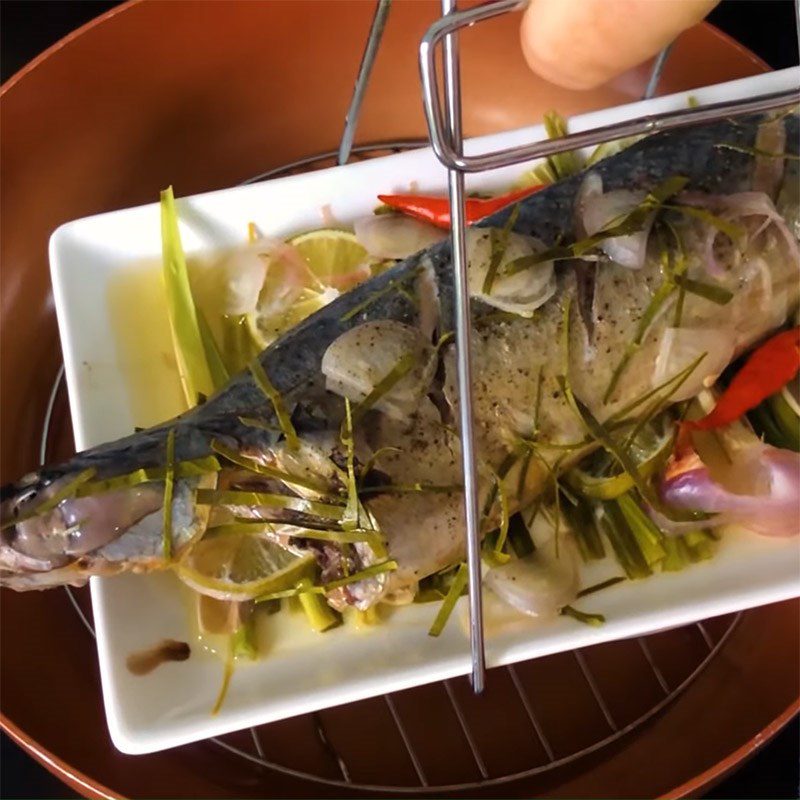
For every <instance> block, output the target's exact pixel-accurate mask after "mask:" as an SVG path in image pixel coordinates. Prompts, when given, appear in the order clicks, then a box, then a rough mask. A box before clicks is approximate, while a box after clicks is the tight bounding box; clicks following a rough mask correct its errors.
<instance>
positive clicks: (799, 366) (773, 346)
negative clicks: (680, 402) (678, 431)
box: [685, 327, 800, 431]
mask: <svg viewBox="0 0 800 800" xmlns="http://www.w3.org/2000/svg"><path fill="white" fill-rule="evenodd" d="M798 370H800V327H799V328H793V329H792V330H790V331H784V332H783V333H779V334H777V336H773V337H772V338H771V339H769V340H768V341H766V342H764V344H762V345H761V347H759V348H757V349H756V350H754V351H753V353H752V354H751V355H750V358H748V359H747V361H746V362H745V364H744V366H743V367H742V368H741V369H740V370H739V371H738V372H737V373H736V376H735V377H734V379H733V380H732V381H731V382H730V385H729V386H728V388H727V389H726V390H725V391H724V392H723V393H722V396H721V397H720V398H719V400H718V401H717V405H716V406H715V407H714V410H713V411H712V412H711V413H710V414H708V415H706V416H705V417H703V418H702V419H699V420H694V421H692V422H687V423H685V424H686V425H687V426H688V427H689V428H691V429H693V430H698V431H707V430H710V429H712V428H719V427H721V426H722V425H729V424H730V423H731V422H734V421H735V420H737V419H739V417H741V416H742V414H744V413H745V412H746V411H749V410H750V409H751V408H755V407H756V406H757V405H758V404H759V403H760V402H761V401H762V400H766V399H767V398H768V397H769V396H770V395H773V394H775V392H778V391H780V390H781V389H782V388H783V387H784V386H786V384H787V383H789V381H790V380H792V378H794V376H795V375H797V372H798Z"/></svg>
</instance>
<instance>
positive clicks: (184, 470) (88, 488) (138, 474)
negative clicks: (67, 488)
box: [75, 456, 220, 497]
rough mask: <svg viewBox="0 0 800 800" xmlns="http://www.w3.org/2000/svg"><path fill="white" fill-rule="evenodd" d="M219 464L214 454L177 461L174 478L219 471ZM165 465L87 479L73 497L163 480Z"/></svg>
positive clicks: (87, 495) (165, 471) (165, 472)
mask: <svg viewBox="0 0 800 800" xmlns="http://www.w3.org/2000/svg"><path fill="white" fill-rule="evenodd" d="M219 470H220V464H219V461H217V459H216V458H214V456H203V457H202V458H195V459H192V460H190V461H178V462H176V464H175V477H176V478H192V477H195V476H197V475H206V474H208V473H210V472H219ZM166 474H167V470H166V467H141V468H140V469H137V470H135V471H134V472H128V473H126V474H125V475H117V476H115V477H113V478H106V479H105V480H99V481H87V482H86V483H83V484H81V485H80V486H79V487H78V490H77V491H76V492H75V497H89V496H92V495H96V494H104V493H105V492H113V491H116V490H118V489H131V488H133V487H134V486H139V485H140V484H142V483H153V482H157V481H163V480H164V478H165V477H166Z"/></svg>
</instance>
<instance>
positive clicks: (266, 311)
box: [247, 228, 371, 348]
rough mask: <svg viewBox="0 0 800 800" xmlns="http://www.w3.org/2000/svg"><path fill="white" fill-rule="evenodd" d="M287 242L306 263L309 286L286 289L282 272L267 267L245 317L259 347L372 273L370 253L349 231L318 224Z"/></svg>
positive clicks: (265, 344) (264, 345)
mask: <svg viewBox="0 0 800 800" xmlns="http://www.w3.org/2000/svg"><path fill="white" fill-rule="evenodd" d="M288 243H289V244H290V245H291V246H292V247H294V248H295V250H296V251H297V252H298V253H299V254H300V256H301V257H302V258H303V260H304V261H305V262H306V264H307V265H308V283H309V286H308V287H307V288H305V289H302V290H301V291H299V292H294V293H293V292H291V291H287V289H286V286H284V285H283V280H282V277H281V274H280V273H278V272H276V271H273V275H272V276H270V270H268V271H267V278H266V279H265V281H264V286H263V287H262V289H261V294H260V295H259V300H258V305H257V306H256V310H255V312H254V313H253V314H250V315H249V316H248V319H247V322H248V326H249V328H250V333H251V334H252V336H253V339H254V340H255V341H256V342H257V343H258V345H259V346H260V347H262V348H263V347H266V346H267V345H268V344H269V343H270V342H272V341H274V340H275V339H277V337H278V336H280V335H281V334H282V333H283V332H284V331H287V330H289V328H292V327H294V326H295V325H297V324H298V323H299V322H302V320H304V319H305V318H306V317H308V316H310V315H311V314H313V313H314V312H315V311H318V310H319V309H320V308H322V307H323V306H326V305H327V304H328V303H330V302H331V300H334V299H335V298H336V297H338V296H339V293H340V292H341V291H344V290H347V289H349V288H351V287H352V286H355V285H356V284H358V283H361V282H362V281H364V280H366V279H367V278H369V277H370V275H371V270H370V263H369V262H370V258H369V254H368V253H367V251H366V250H365V249H364V248H363V247H362V246H361V245H360V244H359V242H358V239H356V237H355V234H353V233H350V231H342V230H336V229H335V228H321V229H320V230H316V231H309V232H308V233H303V234H300V235H299V236H295V237H293V238H291V239H289V240H288ZM276 306H277V308H276Z"/></svg>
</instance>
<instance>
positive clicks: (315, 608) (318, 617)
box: [297, 579, 341, 633]
mask: <svg viewBox="0 0 800 800" xmlns="http://www.w3.org/2000/svg"><path fill="white" fill-rule="evenodd" d="M310 586H311V583H310V581H308V580H307V579H306V580H305V581H300V583H299V584H298V588H299V589H300V593H299V594H298V596H297V598H298V600H299V601H300V605H301V606H302V607H303V611H304V612H305V615H306V619H307V620H308V623H309V625H311V627H312V628H313V629H314V630H315V631H316V632H317V633H323V632H324V631H327V630H329V629H330V628H333V627H334V626H335V625H338V624H339V623H340V622H341V617H340V616H339V615H338V614H337V613H336V612H335V611H334V610H333V609H332V608H331V607H330V606H329V605H328V604H327V603H326V602H325V600H324V598H322V597H321V596H320V595H319V594H315V593H313V592H309V591H304V589H305V588H306V587H310Z"/></svg>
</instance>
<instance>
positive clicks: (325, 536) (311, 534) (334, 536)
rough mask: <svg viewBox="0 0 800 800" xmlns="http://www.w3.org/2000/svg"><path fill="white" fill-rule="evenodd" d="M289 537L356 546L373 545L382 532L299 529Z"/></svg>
mask: <svg viewBox="0 0 800 800" xmlns="http://www.w3.org/2000/svg"><path fill="white" fill-rule="evenodd" d="M289 536H292V537H297V538H301V539H319V540H320V541H322V542H336V543H337V544H355V543H357V542H365V543H367V544H372V543H373V542H374V541H375V540H376V538H379V537H380V531H371V530H367V529H364V528H362V529H361V530H350V531H315V530H313V529H310V528H298V529H297V533H289Z"/></svg>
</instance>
